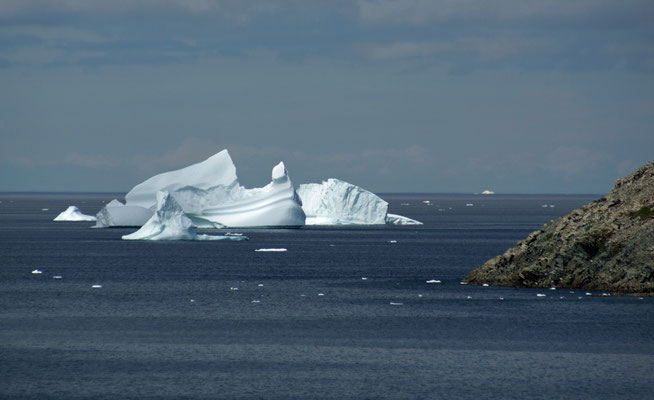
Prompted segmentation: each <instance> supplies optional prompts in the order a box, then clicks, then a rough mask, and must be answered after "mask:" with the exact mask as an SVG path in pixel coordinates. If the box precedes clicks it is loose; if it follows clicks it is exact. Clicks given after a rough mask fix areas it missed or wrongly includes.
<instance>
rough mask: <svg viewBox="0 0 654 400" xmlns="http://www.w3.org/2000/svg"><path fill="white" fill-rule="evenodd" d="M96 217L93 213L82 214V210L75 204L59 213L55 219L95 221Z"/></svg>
mask: <svg viewBox="0 0 654 400" xmlns="http://www.w3.org/2000/svg"><path fill="white" fill-rule="evenodd" d="M95 220H96V217H94V216H92V215H86V214H82V212H81V211H80V210H79V209H78V208H77V207H75V206H70V207H68V208H67V209H66V210H65V211H62V212H61V213H60V214H59V215H57V216H56V217H55V218H54V219H53V221H95Z"/></svg>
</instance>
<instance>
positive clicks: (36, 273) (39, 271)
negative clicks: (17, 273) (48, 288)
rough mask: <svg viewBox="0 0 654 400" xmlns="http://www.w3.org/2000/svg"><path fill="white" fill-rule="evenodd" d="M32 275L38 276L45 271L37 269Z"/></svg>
mask: <svg viewBox="0 0 654 400" xmlns="http://www.w3.org/2000/svg"><path fill="white" fill-rule="evenodd" d="M32 273H33V274H34V275H38V274H42V273H43V271H41V270H40V269H35V270H34V271H32Z"/></svg>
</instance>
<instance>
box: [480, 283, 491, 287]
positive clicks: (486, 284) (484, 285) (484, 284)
mask: <svg viewBox="0 0 654 400" xmlns="http://www.w3.org/2000/svg"><path fill="white" fill-rule="evenodd" d="M481 286H483V287H488V286H489V285H488V283H483V284H482V285H481Z"/></svg>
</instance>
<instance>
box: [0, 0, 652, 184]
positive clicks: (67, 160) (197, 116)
mask: <svg viewBox="0 0 654 400" xmlns="http://www.w3.org/2000/svg"><path fill="white" fill-rule="evenodd" d="M652 21H654V2H652V1H651V0H642V1H641V0H621V1H612V0H611V1H609V0H552V1H542V0H498V1H485V0H443V1H437V0H393V1H391V0H360V1H354V0H350V1H340V0H324V1H321V0H316V1H307V0H298V1H292V0H262V1H245V0H235V1H222V0H164V1H155V0H114V1H104V0H48V1H46V0H3V1H2V2H0V191H23V190H28V191H52V190H55V191H122V192H125V191H128V190H129V189H130V188H131V187H133V186H134V185H135V184H137V183H139V182H140V181H142V180H144V179H145V178H147V177H149V176H151V175H153V174H156V173H159V172H163V171H167V170H171V169H175V168H179V167H182V166H185V165H188V164H191V163H195V162H198V161H201V160H203V159H204V158H206V157H207V156H209V155H211V154H214V153H216V152H218V151H220V150H222V149H224V148H227V149H229V151H230V153H231V155H232V158H233V159H234V162H235V164H236V167H237V173H238V175H239V178H240V181H241V183H242V184H244V185H246V186H248V187H253V186H261V185H264V184H266V183H267V182H269V181H270V172H271V169H272V167H273V166H274V165H275V164H276V163H277V162H278V161H280V160H283V161H284V162H285V163H286V166H287V168H288V170H289V173H290V175H291V178H292V179H293V181H294V183H296V184H299V183H307V182H318V181H320V180H322V179H326V178H331V177H335V178H340V179H343V180H346V181H349V182H352V183H354V184H357V185H359V186H362V187H364V188H367V189H370V190H373V191H377V192H408V191H411V192H479V191H482V190H484V189H491V190H494V191H496V192H498V193H499V192H502V193H598V194H599V193H605V192H608V191H609V190H610V189H611V187H612V185H613V183H614V181H615V179H616V178H618V177H621V176H624V175H626V174H628V173H630V172H631V171H633V170H634V169H635V168H637V167H638V166H640V165H642V164H644V163H646V162H648V161H652V160H654V132H653V127H654V24H653V23H652Z"/></svg>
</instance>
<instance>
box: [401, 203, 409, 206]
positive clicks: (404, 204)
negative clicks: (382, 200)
mask: <svg viewBox="0 0 654 400" xmlns="http://www.w3.org/2000/svg"><path fill="white" fill-rule="evenodd" d="M400 205H401V206H410V205H411V203H402V204H400Z"/></svg>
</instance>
